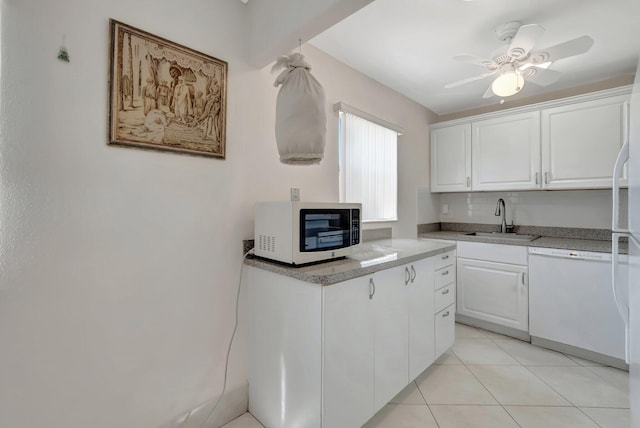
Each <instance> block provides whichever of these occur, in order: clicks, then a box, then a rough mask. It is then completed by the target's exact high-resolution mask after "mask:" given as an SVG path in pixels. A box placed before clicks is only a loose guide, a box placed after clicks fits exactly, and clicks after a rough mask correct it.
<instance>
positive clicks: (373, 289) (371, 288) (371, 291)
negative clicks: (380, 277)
mask: <svg viewBox="0 0 640 428" xmlns="http://www.w3.org/2000/svg"><path fill="white" fill-rule="evenodd" d="M374 294H376V283H375V282H373V278H369V300H371V299H373V296H374Z"/></svg>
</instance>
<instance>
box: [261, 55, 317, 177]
mask: <svg viewBox="0 0 640 428" xmlns="http://www.w3.org/2000/svg"><path fill="white" fill-rule="evenodd" d="M283 68H285V70H284V71H282V72H281V73H280V74H279V75H278V78H277V79H276V81H275V83H274V84H273V86H275V87H277V86H279V85H282V87H281V88H280V92H279V93H278V100H277V103H276V141H277V143H278V152H279V153H280V162H282V163H284V164H288V165H312V164H318V163H320V161H321V160H322V158H323V156H324V145H325V134H326V126H327V116H326V112H325V97H324V89H322V85H320V83H319V82H318V81H317V80H316V78H315V77H313V76H312V75H311V73H310V72H309V71H310V70H311V66H310V65H309V64H308V63H307V62H306V61H305V60H304V56H302V55H301V54H299V53H294V54H292V55H290V56H282V57H280V58H278V60H277V61H276V63H275V65H274V66H273V69H272V70H271V71H272V72H273V71H278V70H281V69H283Z"/></svg>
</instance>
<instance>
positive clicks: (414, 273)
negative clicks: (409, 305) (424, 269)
mask: <svg viewBox="0 0 640 428" xmlns="http://www.w3.org/2000/svg"><path fill="white" fill-rule="evenodd" d="M411 274H412V275H411V283H412V284H413V281H415V280H416V276H418V274H417V273H416V269H415V268H414V267H413V265H411Z"/></svg>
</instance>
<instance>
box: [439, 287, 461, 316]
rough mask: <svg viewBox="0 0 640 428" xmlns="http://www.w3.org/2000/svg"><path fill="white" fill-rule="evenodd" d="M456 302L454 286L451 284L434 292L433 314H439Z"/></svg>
mask: <svg viewBox="0 0 640 428" xmlns="http://www.w3.org/2000/svg"><path fill="white" fill-rule="evenodd" d="M455 301H456V284H455V283H454V282H452V283H451V284H449V285H446V286H444V287H442V288H441V289H439V290H436V291H435V312H440V311H441V310H443V309H444V308H446V307H447V306H449V305H452V304H453V303H455Z"/></svg>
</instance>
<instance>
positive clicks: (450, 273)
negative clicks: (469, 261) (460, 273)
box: [433, 265, 456, 290]
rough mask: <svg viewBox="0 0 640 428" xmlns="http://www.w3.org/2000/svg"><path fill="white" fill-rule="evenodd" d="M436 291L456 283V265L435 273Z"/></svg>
mask: <svg viewBox="0 0 640 428" xmlns="http://www.w3.org/2000/svg"><path fill="white" fill-rule="evenodd" d="M435 277H436V278H435V282H434V287H433V289H434V290H439V289H441V288H442V287H444V286H445V285H447V284H450V283H452V282H455V280H456V267H455V266H454V265H451V266H447V267H443V268H442V269H439V270H437V271H436V272H435Z"/></svg>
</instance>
